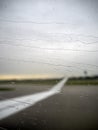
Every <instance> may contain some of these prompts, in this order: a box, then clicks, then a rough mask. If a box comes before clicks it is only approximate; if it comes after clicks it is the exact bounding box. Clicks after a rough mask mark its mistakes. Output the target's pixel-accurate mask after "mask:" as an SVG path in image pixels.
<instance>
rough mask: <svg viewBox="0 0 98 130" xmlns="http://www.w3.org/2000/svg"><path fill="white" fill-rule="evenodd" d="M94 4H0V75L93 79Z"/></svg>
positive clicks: (47, 0) (66, 0)
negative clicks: (83, 76)
mask: <svg viewBox="0 0 98 130" xmlns="http://www.w3.org/2000/svg"><path fill="white" fill-rule="evenodd" d="M97 54H98V1H97V0H0V74H39V75H44V74H49V75H77V74H78V75H80V74H83V71H84V70H88V72H89V74H98V66H97V64H98V56H97Z"/></svg>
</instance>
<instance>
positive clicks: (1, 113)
mask: <svg viewBox="0 0 98 130" xmlns="http://www.w3.org/2000/svg"><path fill="white" fill-rule="evenodd" d="M66 81H67V78H64V79H63V80H61V81H60V82H59V83H58V84H57V85H55V86H54V87H53V88H52V89H50V90H49V91H44V92H40V93H36V94H33V95H28V96H22V97H17V98H11V99H9V100H5V101H1V102H0V120H2V119H4V118H6V117H8V116H10V115H12V114H15V113H17V112H19V111H21V110H23V109H25V108H28V107H30V106H32V105H34V104H35V103H37V102H39V101H41V100H44V99H46V98H48V97H50V96H52V95H54V94H57V93H59V92H60V91H61V88H62V87H63V85H64V83H65V82H66Z"/></svg>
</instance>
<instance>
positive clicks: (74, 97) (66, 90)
mask: <svg viewBox="0 0 98 130" xmlns="http://www.w3.org/2000/svg"><path fill="white" fill-rule="evenodd" d="M14 87H15V88H16V90H13V91H2V92H0V99H1V100H5V99H8V98H12V97H18V96H23V95H29V94H32V93H36V92H40V91H44V90H48V89H49V88H52V87H53V86H49V85H14ZM0 129H1V130H29V129H30V130H35V129H37V130H39V129H40V130H55V129H57V130H97V129H98V86H66V85H65V86H64V87H63V89H62V91H61V93H59V94H56V95H54V96H51V97H49V98H48V99H45V100H43V101H40V102H39V103H37V104H35V105H34V106H31V107H29V108H27V109H25V110H23V111H21V112H19V113H17V114H14V115H12V116H10V117H7V118H5V119H3V120H1V121H0Z"/></svg>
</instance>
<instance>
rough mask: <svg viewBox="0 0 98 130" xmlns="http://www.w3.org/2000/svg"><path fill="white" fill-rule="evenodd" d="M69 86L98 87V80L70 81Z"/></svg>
mask: <svg viewBox="0 0 98 130" xmlns="http://www.w3.org/2000/svg"><path fill="white" fill-rule="evenodd" d="M67 85H98V79H74V80H73V79H69V80H68V81H67Z"/></svg>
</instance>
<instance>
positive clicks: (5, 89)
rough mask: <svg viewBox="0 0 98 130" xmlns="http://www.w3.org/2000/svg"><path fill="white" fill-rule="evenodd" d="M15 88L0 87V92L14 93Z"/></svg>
mask: <svg viewBox="0 0 98 130" xmlns="http://www.w3.org/2000/svg"><path fill="white" fill-rule="evenodd" d="M14 90H15V88H5V87H2V88H0V91H14Z"/></svg>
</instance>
